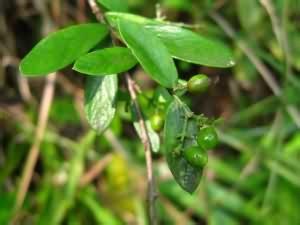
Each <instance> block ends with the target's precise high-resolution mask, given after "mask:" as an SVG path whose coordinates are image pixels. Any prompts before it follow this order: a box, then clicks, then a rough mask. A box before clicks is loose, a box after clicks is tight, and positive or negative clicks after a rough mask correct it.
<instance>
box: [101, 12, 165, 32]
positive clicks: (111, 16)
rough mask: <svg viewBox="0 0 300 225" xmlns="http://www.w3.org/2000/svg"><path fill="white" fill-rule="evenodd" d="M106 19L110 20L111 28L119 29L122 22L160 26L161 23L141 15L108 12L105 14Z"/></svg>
mask: <svg viewBox="0 0 300 225" xmlns="http://www.w3.org/2000/svg"><path fill="white" fill-rule="evenodd" d="M105 17H106V19H107V20H108V23H109V24H110V26H112V27H114V28H117V27H118V21H119V19H120V20H128V21H131V22H134V23H138V24H141V25H146V24H160V23H161V22H160V21H157V20H155V19H150V18H146V17H142V16H139V15H135V14H131V13H119V12H107V13H105Z"/></svg>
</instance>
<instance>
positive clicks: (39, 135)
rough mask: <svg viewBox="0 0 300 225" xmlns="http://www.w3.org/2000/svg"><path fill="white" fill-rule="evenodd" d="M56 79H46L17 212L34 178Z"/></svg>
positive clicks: (18, 194)
mask: <svg viewBox="0 0 300 225" xmlns="http://www.w3.org/2000/svg"><path fill="white" fill-rule="evenodd" d="M55 78H56V74H55V73H54V74H50V75H49V76H47V78H46V84H45V88H44V93H43V97H42V103H41V106H40V110H39V118H38V124H37V127H36V131H35V139H34V142H33V144H32V146H31V148H30V151H29V154H28V157H27V159H26V163H25V167H24V170H23V173H22V178H21V183H20V187H19V190H18V193H17V200H16V210H19V209H20V208H21V206H22V204H23V202H24V199H25V196H26V193H27V191H28V187H29V184H30V181H31V178H32V174H33V171H34V167H35V165H36V162H37V159H38V155H39V148H40V145H41V142H42V140H43V137H44V133H45V129H46V126H47V121H48V115H49V109H50V106H51V102H52V99H53V95H54V83H55Z"/></svg>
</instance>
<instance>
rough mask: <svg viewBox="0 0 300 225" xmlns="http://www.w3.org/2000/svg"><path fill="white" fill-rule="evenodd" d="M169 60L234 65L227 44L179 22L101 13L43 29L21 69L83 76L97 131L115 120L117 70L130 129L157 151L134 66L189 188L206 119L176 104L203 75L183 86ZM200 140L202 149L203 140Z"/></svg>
mask: <svg viewBox="0 0 300 225" xmlns="http://www.w3.org/2000/svg"><path fill="white" fill-rule="evenodd" d="M113 2H114V1H113ZM113 2H112V3H109V2H108V1H103V2H102V1H100V3H102V4H103V6H105V7H106V8H107V9H110V10H119V9H116V8H115V6H116V5H117V6H120V4H116V5H114V3H113ZM121 8H122V7H121ZM122 9H123V8H122ZM122 11H123V10H122ZM109 34H110V35H111V37H110V43H109V44H107V41H106V42H104V39H105V38H107V37H108V35H109ZM99 43H100V44H99ZM100 46H105V48H103V47H100ZM173 58H175V59H178V60H181V61H185V62H188V63H193V64H199V65H205V66H211V67H220V68H226V67H231V66H233V65H234V61H233V56H232V53H231V51H230V49H228V48H227V47H226V46H224V45H223V44H222V43H220V42H218V41H215V40H210V39H208V38H206V37H203V36H202V35H200V34H197V33H195V32H193V31H191V30H188V29H185V28H183V27H182V26H181V25H180V24H177V23H172V22H169V21H165V20H161V19H149V18H145V17H141V16H138V15H134V14H129V13H123V12H113V11H108V12H106V13H105V14H104V18H103V20H102V21H100V23H89V24H81V25H75V26H70V27H67V28H64V29H62V30H59V31H57V32H54V33H52V34H50V35H49V36H48V37H46V38H45V39H43V40H42V41H40V42H39V43H38V44H37V45H36V46H35V47H34V48H33V49H32V50H31V51H30V52H29V53H28V54H27V55H26V56H25V58H24V59H23V60H22V62H21V64H20V71H21V72H22V74H23V75H25V76H28V77H33V76H43V75H47V74H49V73H53V72H56V71H58V70H60V69H62V68H64V67H66V66H69V65H71V64H73V68H72V69H73V70H75V71H77V72H79V73H82V74H83V75H87V77H86V78H87V79H86V84H85V107H84V109H85V113H86V118H87V120H88V122H89V124H90V126H91V127H92V128H93V129H95V130H96V131H97V132H98V134H101V133H102V132H103V131H104V130H106V129H107V128H108V126H109V125H110V123H111V121H112V120H113V118H114V115H115V112H116V104H117V103H118V101H120V99H118V95H117V92H118V90H119V85H118V76H122V74H123V75H124V76H125V78H126V81H127V84H128V91H129V95H130V97H131V99H130V100H127V104H128V105H129V106H130V108H131V112H132V113H131V114H132V122H133V124H134V127H135V129H136V131H137V133H138V135H139V137H140V138H141V139H142V141H143V143H144V145H145V150H147V148H148V147H147V146H150V147H149V148H151V149H152V150H153V151H154V152H157V151H158V150H159V149H160V148H161V147H160V140H159V133H157V132H156V131H159V130H160V128H161V127H162V121H163V118H162V117H161V115H158V114H154V117H152V119H151V123H150V122H149V120H148V117H147V116H148V115H147V113H145V112H144V108H143V107H142V106H140V105H139V104H138V101H137V92H138V91H137V90H136V89H138V88H137V87H136V84H135V82H134V81H133V80H132V78H131V77H130V74H129V72H128V71H129V70H131V69H133V67H135V66H136V65H140V66H141V67H142V68H143V70H144V71H145V72H146V74H147V75H148V76H150V77H151V79H153V80H154V81H155V82H156V83H157V85H158V89H157V91H155V93H154V95H153V97H152V99H150V102H152V103H153V102H155V104H149V105H148V106H147V107H148V108H150V109H148V110H149V111H155V107H157V105H156V104H160V105H161V106H162V108H163V110H164V111H166V113H165V124H164V131H163V141H162V142H163V148H164V154H165V157H166V159H167V162H168V165H169V168H170V170H171V172H172V174H173V175H174V178H175V180H176V181H177V183H178V184H179V185H180V186H181V187H182V188H183V189H184V190H186V191H188V192H194V191H195V189H196V188H197V186H198V184H199V182H200V179H201V175H202V170H203V167H204V165H205V162H206V161H207V156H206V153H203V152H201V155H198V152H195V150H194V149H195V148H194V147H191V146H195V144H197V141H199V136H198V139H197V134H198V132H199V129H200V128H201V127H203V126H206V125H211V123H212V122H211V121H210V120H209V119H208V118H205V117H204V116H203V115H200V116H198V115H195V114H194V113H193V112H192V111H191V109H189V107H188V106H187V105H186V104H185V103H184V102H183V100H182V95H183V94H184V93H185V91H186V90H187V89H188V90H189V91H192V92H194V91H199V90H200V91H204V90H205V89H207V88H208V86H209V84H210V81H209V78H207V77H206V76H204V75H197V76H195V77H193V78H191V80H190V81H189V82H188V84H187V85H186V81H182V80H180V79H179V75H178V73H177V69H176V66H175V63H174V61H173ZM117 74H119V75H117ZM158 116H159V117H158ZM151 125H152V127H151ZM200 133H201V131H200ZM209 137H211V136H209ZM201 138H202V136H201ZM201 138H200V139H201ZM203 140H204V141H205V142H207V144H205V145H204V148H211V146H212V144H213V143H215V140H212V139H208V140H207V139H206V137H204V138H203ZM212 141H213V142H212ZM199 144H200V146H202V145H203V141H200V143H199ZM186 149H188V150H186ZM183 152H184V154H183ZM185 152H186V153H185ZM190 152H191V153H190ZM149 154H151V153H149ZM148 156H149V155H148ZM150 156H151V155H150ZM146 157H147V153H146ZM196 158H197V160H196V161H194V159H196ZM150 160H151V157H150ZM148 161H149V158H147V163H148ZM147 165H149V164H147ZM148 169H149V168H148ZM150 169H151V168H150Z"/></svg>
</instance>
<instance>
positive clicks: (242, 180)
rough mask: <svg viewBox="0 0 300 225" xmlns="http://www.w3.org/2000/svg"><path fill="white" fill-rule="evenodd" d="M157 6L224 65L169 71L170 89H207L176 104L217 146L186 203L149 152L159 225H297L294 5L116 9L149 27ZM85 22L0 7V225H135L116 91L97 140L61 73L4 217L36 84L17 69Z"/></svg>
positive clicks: (32, 114) (298, 49)
mask: <svg viewBox="0 0 300 225" xmlns="http://www.w3.org/2000/svg"><path fill="white" fill-rule="evenodd" d="M116 2H117V1H116ZM125 2H126V4H127V1H125ZM123 3H124V1H123ZM157 3H159V4H160V6H159V7H158V8H159V11H161V13H162V15H163V16H165V17H166V19H167V20H170V21H176V22H183V23H186V24H189V25H190V24H194V25H195V26H193V29H195V30H196V31H197V32H199V33H201V34H203V35H207V36H210V37H212V38H216V39H221V40H222V41H223V42H225V43H227V45H228V46H230V47H231V48H232V49H233V51H234V55H235V60H236V66H235V67H233V68H230V69H215V68H208V67H200V66H196V65H192V64H186V63H183V62H180V61H176V64H177V67H178V70H179V74H180V76H181V78H182V79H188V78H189V77H191V76H192V75H194V74H196V73H206V74H208V75H209V76H211V77H212V78H213V80H214V85H213V86H212V87H211V88H210V90H209V91H208V92H207V93H205V94H203V95H196V96H195V95H188V96H186V101H187V102H188V103H189V104H190V106H191V107H192V109H193V110H194V111H195V112H197V113H204V114H205V115H207V116H211V117H222V118H223V122H222V123H221V124H220V126H219V136H220V142H221V143H220V145H219V146H218V147H217V148H216V149H215V150H214V151H213V152H210V156H209V163H208V165H207V168H206V171H205V174H204V176H203V178H202V181H201V184H200V186H199V188H198V190H197V192H196V193H194V194H193V195H190V194H188V193H186V192H184V191H183V190H182V189H181V188H180V187H179V186H178V185H177V184H176V183H175V181H174V180H173V178H172V176H171V174H170V172H169V170H168V168H167V165H166V163H165V159H164V158H163V157H162V154H161V152H158V153H154V154H153V157H154V170H155V177H156V185H157V189H158V192H159V197H158V199H157V202H156V207H157V212H158V218H159V223H160V224H178V225H179V224H180V225H182V224H211V225H220V224H222V225H236V224H255V225H257V224H264V225H275V224H276V225H297V224H300V203H299V200H300V163H299V160H300V132H299V125H300V116H299V112H298V111H299V109H300V107H299V106H300V100H299V93H300V77H299V72H300V23H299V21H300V1H299V0H270V1H267V0H261V1H259V0H215V1H213V0H202V1H201V0H199V1H196V0H161V1H154V0H147V1H146V0H128V8H129V11H130V12H132V13H137V14H141V15H144V16H149V17H155V12H156V11H157V10H158V9H157V7H156V4H157ZM91 20H92V21H95V18H94V17H93V15H92V14H91V11H90V9H89V7H88V4H87V1H85V0H64V1H62V0H51V1H50V0H10V1H9V0H1V1H0V93H1V95H0V107H1V108H0V143H1V145H0V224H1V225H2V224H3V225H6V224H22V225H26V224H39V225H43V224H45V225H46V224H47V225H54V224H68V225H79V224H99V225H100V224H104V225H119V224H139V225H143V224H147V219H146V210H145V209H146V203H145V195H146V186H147V181H146V179H145V178H146V171H145V161H144V151H143V147H142V144H141V143H140V141H139V139H138V138H137V135H136V134H135V132H134V130H133V127H132V124H131V117H130V114H129V112H128V110H127V107H126V104H125V100H126V98H127V97H128V95H127V94H124V93H125V91H126V89H125V85H121V87H122V88H121V90H120V94H119V96H120V98H119V99H122V98H124V101H120V103H119V105H118V113H117V116H116V117H115V119H114V121H113V123H112V124H111V126H110V128H109V129H108V130H107V131H106V132H105V133H104V134H103V135H100V136H99V135H97V134H95V133H94V132H93V131H91V130H90V129H89V127H88V126H87V125H86V121H85V119H84V115H83V113H82V101H83V83H84V77H83V76H80V75H78V74H76V73H75V72H74V71H71V70H69V69H66V70H63V71H61V72H60V73H59V74H58V76H57V79H56V84H55V97H54V100H53V104H52V105H51V110H50V114H49V122H48V126H47V128H46V131H45V136H44V138H43V141H42V143H41V147H40V156H39V159H38V162H37V165H36V167H35V170H34V174H33V176H32V182H31V184H30V188H29V190H28V193H27V196H26V199H25V202H24V204H23V207H22V209H21V210H20V211H18V212H17V213H15V212H14V208H15V201H16V193H17V191H18V187H19V186H18V185H19V182H20V179H21V175H22V171H23V170H24V164H25V161H26V156H27V154H28V152H29V149H30V146H31V145H32V143H33V142H34V139H35V126H36V123H37V118H38V116H39V111H38V109H39V102H40V99H41V96H42V92H43V87H44V83H45V79H44V78H34V79H29V80H26V79H25V78H22V77H20V74H19V72H18V63H19V60H20V59H21V58H22V57H23V56H24V55H25V54H26V53H27V52H28V51H29V50H30V49H31V48H32V47H33V46H34V44H35V43H36V42H37V41H38V40H40V39H41V38H42V37H43V36H45V35H46V33H48V32H49V31H51V30H55V29H57V28H60V27H64V26H67V25H70V24H74V23H83V22H85V21H91ZM83 35H84V34H83ZM45 63H46V62H45ZM143 73H144V72H143V71H142V70H141V69H140V68H137V69H135V70H134V71H133V76H134V77H135V79H136V80H137V82H138V83H139V84H140V85H141V86H142V87H143V90H145V92H144V94H143V95H142V96H139V98H140V103H141V105H142V106H143V109H144V110H145V111H146V112H147V101H145V98H144V96H151V95H152V94H153V91H154V88H155V84H154V83H153V82H152V81H150V80H149V79H148V78H147V77H146V76H144V75H143ZM270 80H271V82H270ZM121 83H124V82H123V81H122V80H121ZM143 99H144V100H143ZM149 113H151V112H149Z"/></svg>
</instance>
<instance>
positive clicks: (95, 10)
mask: <svg viewBox="0 0 300 225" xmlns="http://www.w3.org/2000/svg"><path fill="white" fill-rule="evenodd" d="M88 2H89V5H90V7H91V10H92V12H93V14H94V15H95V16H96V18H97V20H99V21H100V22H103V21H104V17H103V14H102V12H101V10H100V8H99V7H98V5H97V3H96V1H95V0H88Z"/></svg>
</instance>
